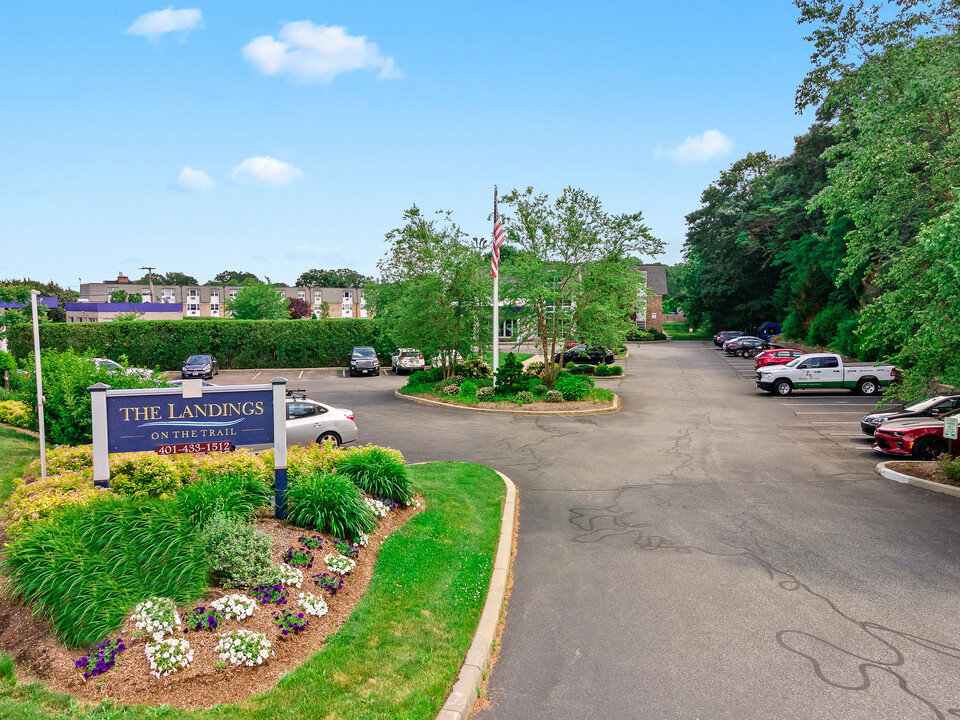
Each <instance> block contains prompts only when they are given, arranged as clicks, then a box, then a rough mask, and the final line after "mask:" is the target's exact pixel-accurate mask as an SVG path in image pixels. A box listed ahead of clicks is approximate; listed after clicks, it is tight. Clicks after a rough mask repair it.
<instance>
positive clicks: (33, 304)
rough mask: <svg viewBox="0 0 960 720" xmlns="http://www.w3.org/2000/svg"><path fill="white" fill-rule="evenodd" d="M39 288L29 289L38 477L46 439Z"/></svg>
mask: <svg viewBox="0 0 960 720" xmlns="http://www.w3.org/2000/svg"><path fill="white" fill-rule="evenodd" d="M39 296H40V291H39V290H31V291H30V311H31V313H32V314H33V361H34V365H35V367H36V372H37V421H38V423H39V428H38V429H39V430H40V477H42V478H45V477H46V476H47V439H46V437H45V431H44V428H43V380H42V378H41V376H40V321H39V320H38V319H37V298H38V297H39Z"/></svg>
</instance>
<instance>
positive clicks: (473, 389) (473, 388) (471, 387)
mask: <svg viewBox="0 0 960 720" xmlns="http://www.w3.org/2000/svg"><path fill="white" fill-rule="evenodd" d="M460 394H461V395H463V396H464V397H476V396H477V385H476V383H474V382H472V381H470V380H464V381H463V382H462V383H460Z"/></svg>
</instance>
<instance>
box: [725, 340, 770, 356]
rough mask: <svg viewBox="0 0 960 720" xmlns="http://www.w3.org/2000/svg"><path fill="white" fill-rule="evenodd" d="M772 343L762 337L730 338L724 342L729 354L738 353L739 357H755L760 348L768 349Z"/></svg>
mask: <svg viewBox="0 0 960 720" xmlns="http://www.w3.org/2000/svg"><path fill="white" fill-rule="evenodd" d="M769 348H770V343H768V342H767V341H766V340H761V339H760V338H750V337H747V338H739V339H737V340H730V341H729V342H726V343H724V344H723V351H724V352H725V353H727V354H728V355H738V356H739V357H753V355H754V354H755V353H756V352H757V351H759V350H768V349H769Z"/></svg>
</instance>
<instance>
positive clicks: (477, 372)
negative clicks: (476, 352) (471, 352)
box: [454, 358, 493, 380]
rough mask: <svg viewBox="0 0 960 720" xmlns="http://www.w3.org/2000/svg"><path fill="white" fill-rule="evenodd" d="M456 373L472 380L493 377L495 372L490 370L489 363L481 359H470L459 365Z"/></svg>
mask: <svg viewBox="0 0 960 720" xmlns="http://www.w3.org/2000/svg"><path fill="white" fill-rule="evenodd" d="M454 372H455V373H457V375H463V376H464V377H465V378H469V379H471V380H481V379H484V378H489V377H493V372H492V371H491V370H490V366H489V365H488V364H487V361H486V360H483V359H481V358H468V359H467V360H464V361H463V362H462V363H458V364H457V365H456V367H455V368H454Z"/></svg>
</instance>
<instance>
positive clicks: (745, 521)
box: [218, 342, 960, 720]
mask: <svg viewBox="0 0 960 720" xmlns="http://www.w3.org/2000/svg"><path fill="white" fill-rule="evenodd" d="M631 349H632V356H631V358H630V360H628V361H627V363H626V366H627V376H626V377H625V378H624V379H621V380H618V381H615V382H614V384H613V385H612V386H611V387H612V388H613V389H614V391H615V392H617V393H619V394H620V395H621V397H622V398H623V409H622V410H621V412H619V413H616V414H613V415H597V416H589V417H581V418H531V417H522V416H490V415H473V414H468V413H464V412H460V411H456V410H448V409H445V408H430V407H424V406H421V405H416V404H413V403H408V402H405V401H401V400H397V399H395V398H394V397H393V391H394V389H395V388H396V387H399V386H400V385H401V384H402V383H403V382H404V381H405V379H404V378H397V377H395V376H393V375H391V374H389V373H387V374H384V375H382V376H381V377H378V378H343V377H339V376H338V375H337V374H336V373H335V372H332V371H317V372H316V374H315V375H308V374H305V375H304V377H302V378H299V384H297V385H296V386H298V387H301V386H302V387H304V388H305V389H306V390H307V391H308V394H309V395H310V397H312V398H314V399H317V400H321V401H323V402H328V403H330V404H332V405H336V406H338V407H349V408H351V409H353V410H354V412H355V413H356V414H357V424H358V426H359V427H360V440H359V442H360V443H366V442H373V443H378V444H384V445H389V446H392V447H396V448H398V449H400V450H402V451H403V453H404V455H405V456H406V457H407V459H408V460H410V461H414V462H417V461H423V460H439V459H457V460H467V461H474V462H480V463H484V464H486V465H489V466H491V467H493V468H496V469H497V470H500V471H502V472H504V473H506V474H507V475H508V476H510V477H511V478H512V479H513V480H514V482H515V483H516V484H517V486H518V489H519V507H520V530H519V537H518V547H517V558H516V563H515V566H514V585H513V589H512V594H511V597H510V602H509V608H508V612H507V616H506V624H505V631H504V633H503V636H502V641H501V650H500V656H499V660H498V662H497V664H496V666H495V667H494V668H493V670H492V672H491V673H490V678H489V688H488V697H489V699H490V705H489V707H486V708H484V709H481V710H479V711H478V712H476V713H475V717H476V718H480V719H481V720H488V719H496V720H501V719H503V720H514V719H521V720H529V719H533V718H551V719H554V718H560V719H565V718H571V719H573V718H577V719H582V718H602V719H606V718H644V719H646V718H650V719H655V720H673V719H677V720H679V719H681V718H682V719H684V720H690V719H693V718H702V719H703V720H707V719H711V720H712V719H714V718H731V719H736V720H743V719H747V718H756V719H758V720H760V719H763V720H769V719H770V718H777V719H779V718H804V719H807V718H825V719H826V718H829V719H830V720H838V719H840V718H843V720H859V719H861V718H863V719H867V718H870V719H871V720H874V719H876V718H896V719H897V720H901V719H903V718H911V719H912V718H928V717H929V718H938V717H942V718H947V717H951V714H950V713H951V710H952V709H954V708H960V689H958V686H957V683H956V677H957V674H958V670H960V661H958V658H960V628H958V625H957V623H956V617H957V616H958V613H960V593H958V592H957V591H958V589H960V572H958V566H957V551H958V549H960V533H958V531H957V529H956V528H957V522H956V521H957V512H958V507H960V506H958V505H957V501H956V500H954V499H953V498H949V497H944V496H938V495H934V494H930V493H925V492H923V491H920V490H918V489H916V488H913V487H910V486H903V485H899V484H896V483H892V482H889V481H887V480H884V479H881V478H879V477H877V476H876V475H875V474H874V473H873V466H874V464H875V463H876V462H877V458H876V457H874V456H873V455H872V453H865V452H860V451H857V450H855V449H852V448H851V447H850V446H848V445H847V444H846V440H845V439H844V438H840V437H833V436H831V435H830V434H829V432H825V430H824V428H825V427H828V426H822V425H815V424H813V422H815V421H814V420H813V418H814V417H817V416H806V415H801V414H799V413H800V412H802V411H803V409H804V408H803V407H792V406H788V405H786V404H785V403H786V402H797V401H799V399H800V397H801V395H800V394H799V393H798V394H797V395H794V396H792V397H791V398H786V399H782V398H777V397H774V396H771V395H768V394H766V393H763V392H761V391H759V390H757V389H756V387H755V386H754V385H753V383H752V382H751V380H750V376H749V374H748V373H745V372H743V371H742V370H741V369H738V367H737V366H736V365H733V364H731V363H730V362H728V360H727V359H726V358H724V357H723V355H722V354H718V353H717V352H716V351H715V350H714V349H713V345H712V344H711V343H689V342H685V343H680V342H674V343H655V344H647V345H642V346H639V347H635V348H631ZM222 375H223V374H221V376H222ZM745 375H747V377H745ZM238 379H242V378H239V377H238ZM218 381H219V378H218ZM258 381H262V378H261V379H258ZM824 397H825V396H819V395H818V396H817V398H818V399H819V400H820V401H823V400H824ZM852 397H853V396H851V395H848V394H834V395H833V396H832V398H830V399H838V400H844V401H845V400H848V399H850V398H852ZM805 399H806V397H805ZM819 409H823V408H819ZM845 412H846V410H845ZM849 412H850V415H851V417H852V418H853V417H855V416H856V413H858V412H859V408H857V409H856V413H855V412H854V411H853V410H850V411H849ZM837 427H840V426H837ZM836 432H840V431H839V430H836ZM864 439H866V436H864Z"/></svg>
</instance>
